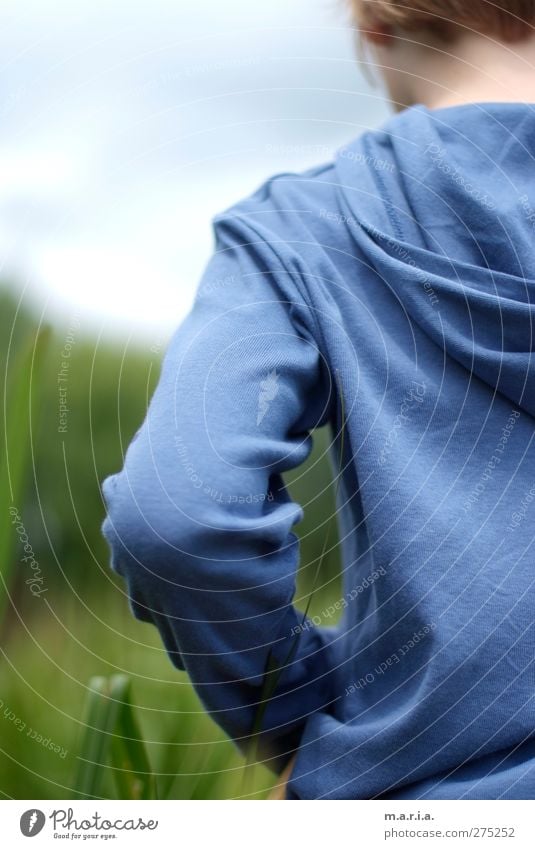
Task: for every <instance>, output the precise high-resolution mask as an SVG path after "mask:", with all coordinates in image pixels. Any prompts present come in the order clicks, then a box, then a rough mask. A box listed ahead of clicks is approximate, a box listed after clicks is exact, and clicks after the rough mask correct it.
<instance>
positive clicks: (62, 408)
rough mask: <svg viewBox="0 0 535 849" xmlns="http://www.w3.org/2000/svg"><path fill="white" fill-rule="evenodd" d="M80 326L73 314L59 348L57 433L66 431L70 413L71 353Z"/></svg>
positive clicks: (77, 318)
mask: <svg viewBox="0 0 535 849" xmlns="http://www.w3.org/2000/svg"><path fill="white" fill-rule="evenodd" d="M79 327H80V319H79V317H78V315H73V316H72V317H71V320H70V323H69V329H68V330H67V334H66V336H65V339H64V340H63V348H62V350H61V354H60V356H61V366H60V369H59V371H58V374H57V377H56V383H57V387H58V401H59V403H58V414H59V423H58V433H67V419H68V415H69V413H70V410H69V407H68V389H69V378H70V368H71V354H72V350H73V348H74V345H75V344H76V331H77V330H78V328H79Z"/></svg>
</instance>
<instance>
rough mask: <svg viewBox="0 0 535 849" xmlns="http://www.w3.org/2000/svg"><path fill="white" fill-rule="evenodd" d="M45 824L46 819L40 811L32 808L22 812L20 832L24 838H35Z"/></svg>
mask: <svg viewBox="0 0 535 849" xmlns="http://www.w3.org/2000/svg"><path fill="white" fill-rule="evenodd" d="M45 822H46V817H45V815H44V813H43V812H42V811H39V810H38V809H37V808H32V809H30V810H29V811H24V813H23V815H22V816H21V818H20V830H21V831H22V833H23V835H24V837H35V835H36V834H39V832H40V831H41V830H42V828H43V826H44V824H45Z"/></svg>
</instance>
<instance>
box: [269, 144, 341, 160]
mask: <svg viewBox="0 0 535 849" xmlns="http://www.w3.org/2000/svg"><path fill="white" fill-rule="evenodd" d="M264 149H265V150H266V151H267V152H268V153H281V154H283V155H288V156H289V155H291V154H292V153H297V154H308V153H314V154H317V155H318V156H325V157H328V158H331V157H332V155H333V153H334V151H333V148H332V147H329V146H328V145H326V144H298V143H296V144H290V143H286V144H284V143H280V144H273V143H268V144H266V145H265V148H264Z"/></svg>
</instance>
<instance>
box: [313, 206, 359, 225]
mask: <svg viewBox="0 0 535 849" xmlns="http://www.w3.org/2000/svg"><path fill="white" fill-rule="evenodd" d="M320 218H324V219H325V221H332V222H333V223H334V224H351V225H353V227H358V226H359V222H358V221H357V219H356V218H355V217H354V216H353V215H344V213H342V212H333V210H332V209H325V207H322V208H321V209H320Z"/></svg>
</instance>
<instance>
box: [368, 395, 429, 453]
mask: <svg viewBox="0 0 535 849" xmlns="http://www.w3.org/2000/svg"><path fill="white" fill-rule="evenodd" d="M425 393H426V385H425V383H418V381H416V380H413V381H412V382H411V387H410V390H409V391H408V392H407V393H406V394H405V395H404V397H403V399H402V401H401V405H400V408H399V413H398V414H397V416H396V417H395V419H394V422H393V424H392V427H391V428H390V430H389V432H388V434H387V437H386V440H385V442H384V445H383V447H382V448H381V451H380V452H379V465H380V466H384V465H385V464H386V462H387V461H388V458H389V457H390V455H391V453H392V451H393V450H394V446H395V445H396V443H397V441H398V439H399V433H400V431H401V428H402V427H404V425H405V424H406V423H407V422H410V421H411V418H410V416H409V413H410V412H411V411H412V410H414V409H415V408H418V407H421V405H422V404H423V401H424V397H425Z"/></svg>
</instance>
